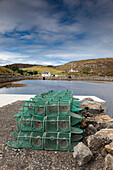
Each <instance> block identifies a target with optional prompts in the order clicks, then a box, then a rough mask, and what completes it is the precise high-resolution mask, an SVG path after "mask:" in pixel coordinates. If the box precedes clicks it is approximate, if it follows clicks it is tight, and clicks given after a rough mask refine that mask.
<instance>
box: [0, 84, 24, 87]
mask: <svg viewBox="0 0 113 170" xmlns="http://www.w3.org/2000/svg"><path fill="white" fill-rule="evenodd" d="M26 86H27V84H17V83H0V88H3V87H5V88H11V87H26Z"/></svg>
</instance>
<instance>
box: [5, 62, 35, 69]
mask: <svg viewBox="0 0 113 170" xmlns="http://www.w3.org/2000/svg"><path fill="white" fill-rule="evenodd" d="M10 66H17V67H18V68H27V67H33V66H37V65H36V64H22V63H14V64H9V65H5V66H4V67H6V68H8V67H10Z"/></svg>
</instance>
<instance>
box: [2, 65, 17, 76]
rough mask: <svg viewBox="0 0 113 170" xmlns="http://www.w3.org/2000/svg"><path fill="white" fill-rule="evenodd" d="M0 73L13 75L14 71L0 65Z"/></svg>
mask: <svg viewBox="0 0 113 170" xmlns="http://www.w3.org/2000/svg"><path fill="white" fill-rule="evenodd" d="M0 75H15V73H14V72H13V71H12V70H10V69H8V68H5V67H3V66H0Z"/></svg>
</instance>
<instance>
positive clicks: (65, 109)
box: [59, 101, 70, 116]
mask: <svg viewBox="0 0 113 170" xmlns="http://www.w3.org/2000/svg"><path fill="white" fill-rule="evenodd" d="M59 115H61V116H63V115H64V116H66V115H70V101H60V104H59Z"/></svg>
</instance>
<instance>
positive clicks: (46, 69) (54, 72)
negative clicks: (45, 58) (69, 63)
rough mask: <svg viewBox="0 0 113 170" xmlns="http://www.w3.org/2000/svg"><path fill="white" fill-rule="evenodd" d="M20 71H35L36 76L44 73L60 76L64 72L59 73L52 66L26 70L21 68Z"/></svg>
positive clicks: (39, 66)
mask: <svg viewBox="0 0 113 170" xmlns="http://www.w3.org/2000/svg"><path fill="white" fill-rule="evenodd" d="M22 70H28V71H37V72H38V74H42V73H43V72H44V71H48V72H50V73H51V74H52V75H55V74H61V73H63V72H64V71H60V70H57V69H55V68H54V67H53V66H41V65H38V66H33V67H28V68H22Z"/></svg>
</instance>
